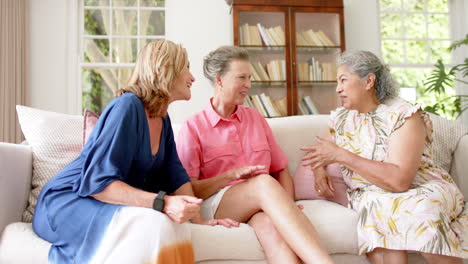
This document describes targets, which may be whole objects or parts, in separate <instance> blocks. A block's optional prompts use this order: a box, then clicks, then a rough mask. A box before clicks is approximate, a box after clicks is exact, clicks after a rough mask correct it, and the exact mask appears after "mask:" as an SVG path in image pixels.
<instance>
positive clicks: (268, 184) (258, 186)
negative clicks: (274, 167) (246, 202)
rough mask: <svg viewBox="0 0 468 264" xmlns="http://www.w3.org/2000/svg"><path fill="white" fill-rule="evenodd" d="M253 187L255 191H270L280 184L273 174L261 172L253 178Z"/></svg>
mask: <svg viewBox="0 0 468 264" xmlns="http://www.w3.org/2000/svg"><path fill="white" fill-rule="evenodd" d="M251 184H252V185H253V186H252V187H253V188H254V190H255V192H257V193H259V192H268V193H270V192H271V191H272V189H274V188H276V187H278V186H279V183H278V181H276V180H275V179H274V178H273V177H272V176H271V175H268V174H261V175H258V176H256V177H254V178H252V179H251Z"/></svg>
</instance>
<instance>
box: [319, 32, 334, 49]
mask: <svg viewBox="0 0 468 264" xmlns="http://www.w3.org/2000/svg"><path fill="white" fill-rule="evenodd" d="M316 34H317V35H318V37H319V38H320V40H321V41H322V42H323V43H325V44H326V46H335V43H333V41H331V40H330V38H328V36H327V35H325V33H323V31H321V30H319V31H317V32H316Z"/></svg>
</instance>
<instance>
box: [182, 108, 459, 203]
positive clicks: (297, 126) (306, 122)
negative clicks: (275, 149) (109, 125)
mask: <svg viewBox="0 0 468 264" xmlns="http://www.w3.org/2000/svg"><path fill="white" fill-rule="evenodd" d="M328 118H329V115H302V116H289V117H279V118H269V119H267V122H268V124H269V125H270V127H271V129H272V131H273V135H274V136H275V139H276V141H277V142H278V145H279V146H280V147H281V149H282V150H283V151H284V152H285V154H286V156H287V157H288V160H289V164H288V168H289V171H290V173H291V175H294V173H295V171H296V169H297V167H298V165H299V163H300V161H301V158H302V156H303V155H304V152H303V151H301V150H300V149H299V148H300V147H301V146H304V145H313V144H315V141H316V139H315V137H316V136H321V137H322V136H323V135H324V134H325V131H326V129H327V125H328ZM431 119H432V120H433V125H434V134H433V140H434V142H433V149H434V160H435V162H436V164H437V165H439V166H442V167H443V168H444V169H446V170H447V171H449V172H450V173H451V175H452V177H453V178H454V180H455V181H456V182H457V184H458V186H459V187H460V189H461V190H462V192H463V193H464V195H465V196H466V197H468V175H467V174H466V173H465V171H468V163H467V162H463V161H462V160H463V159H467V157H468V155H467V154H468V135H466V133H468V129H467V128H466V127H463V126H462V125H460V123H459V122H456V121H451V120H446V119H444V118H441V117H437V116H434V115H431ZM179 128H180V124H174V125H173V129H174V135H175V136H176V137H177V135H178V130H179ZM449 131H450V132H449ZM455 134H457V136H454V135H455ZM463 135H464V136H463ZM460 139H461V140H460ZM459 145H461V146H460V147H459V148H458V149H457V147H458V146H459ZM455 150H457V156H456V158H455V159H453V153H454V151H455ZM452 160H453V162H452ZM455 166H456V168H455Z"/></svg>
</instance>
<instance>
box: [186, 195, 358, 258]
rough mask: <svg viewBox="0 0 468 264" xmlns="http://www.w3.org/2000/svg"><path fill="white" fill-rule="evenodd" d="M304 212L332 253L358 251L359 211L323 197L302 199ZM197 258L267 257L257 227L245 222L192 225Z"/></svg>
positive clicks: (355, 252)
mask: <svg viewBox="0 0 468 264" xmlns="http://www.w3.org/2000/svg"><path fill="white" fill-rule="evenodd" d="M297 203H299V204H302V205H304V213H305V214H306V215H307V217H308V218H309V219H310V220H311V221H312V223H313V224H314V226H315V228H316V229H317V232H318V233H319V236H320V239H321V241H322V242H323V244H324V245H325V247H326V248H327V250H328V252H329V253H330V254H335V253H349V254H357V253H358V247H357V233H356V226H357V214H356V212H354V211H353V210H351V209H348V208H346V207H343V206H341V205H339V204H336V203H333V202H329V201H322V200H313V201H312V200H303V201H298V202H297ZM337 234H338V235H337ZM192 241H193V247H194V250H195V260H196V261H202V260H215V259H238V260H261V259H264V258H265V255H264V253H263V249H262V247H261V246H260V244H259V242H258V240H257V237H256V236H255V232H254V230H253V229H252V228H251V227H250V226H248V225H245V224H242V225H241V227H240V228H225V227H222V226H215V227H211V226H201V225H192Z"/></svg>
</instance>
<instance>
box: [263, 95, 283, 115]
mask: <svg viewBox="0 0 468 264" xmlns="http://www.w3.org/2000/svg"><path fill="white" fill-rule="evenodd" d="M260 100H261V101H262V103H263V106H264V107H265V110H266V112H267V114H268V116H269V117H278V116H281V115H280V113H279V111H278V110H277V109H276V108H275V106H274V105H273V101H272V100H271V98H270V97H269V96H268V95H266V94H265V93H261V94H260Z"/></svg>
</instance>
